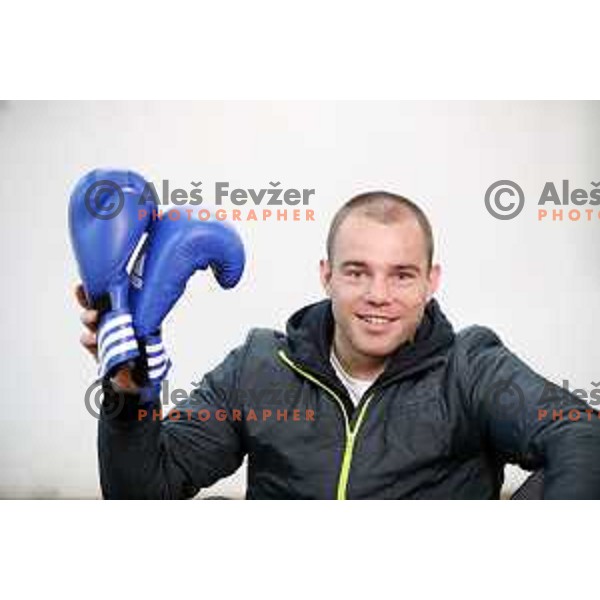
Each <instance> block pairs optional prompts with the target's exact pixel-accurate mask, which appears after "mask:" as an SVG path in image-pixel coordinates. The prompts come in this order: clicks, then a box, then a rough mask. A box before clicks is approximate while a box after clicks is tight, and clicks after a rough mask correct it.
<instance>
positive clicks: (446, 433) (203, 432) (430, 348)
mask: <svg viewBox="0 0 600 600" xmlns="http://www.w3.org/2000/svg"><path fill="white" fill-rule="evenodd" d="M433 250H434V244H433V236H432V232H431V227H430V224H429V222H428V220H427V217H426V216H425V214H424V213H423V212H422V210H421V209H420V208H419V207H418V206H416V205H415V204H414V203H412V202H411V201H409V200H407V199H406V198H403V197H401V196H397V195H394V194H390V193H386V192H373V193H367V194H362V195H360V196H357V197H355V198H353V199H352V200H350V201H349V202H348V203H347V204H346V205H344V206H343V207H342V208H341V209H340V211H339V212H338V213H337V215H336V216H335V217H334V220H333V222H332V224H331V228H330V232H329V236H328V240H327V260H323V261H321V265H320V269H321V280H322V284H323V286H324V289H325V291H326V293H327V295H328V297H329V299H328V300H324V301H322V302H319V303H317V304H314V305H311V306H307V307H305V308H303V309H301V310H299V311H298V312H296V313H295V314H294V315H293V316H292V317H291V318H290V319H289V321H288V324H287V329H286V334H285V335H284V334H283V333H280V332H276V331H271V330H264V329H255V330H252V331H251V332H250V334H249V335H248V338H247V340H246V342H245V343H244V344H243V345H242V346H241V347H239V348H237V349H235V350H233V351H232V352H231V353H230V354H229V355H228V356H227V358H226V359H225V360H224V361H223V362H222V363H221V364H220V365H219V366H218V367H217V368H216V369H214V370H213V371H211V372H210V373H208V374H207V375H206V376H205V377H204V379H203V381H202V383H201V385H200V386H199V387H198V388H197V389H196V390H194V393H193V394H192V397H191V398H190V399H189V400H188V402H187V403H186V404H185V405H184V406H180V407H178V413H177V418H174V415H173V418H170V416H167V417H166V418H164V419H163V420H162V421H161V420H160V419H158V418H156V415H157V412H156V411H157V408H158V399H155V400H153V401H151V402H150V404H148V402H146V404H143V405H142V404H141V403H140V398H141V396H140V394H139V390H137V389H136V387H135V385H134V384H133V382H132V379H131V374H130V373H129V372H128V370H127V369H122V370H121V371H119V373H118V374H117V375H116V377H115V378H114V380H113V381H111V382H106V385H105V391H106V399H105V402H104V405H103V412H102V417H101V420H100V423H99V438H98V443H99V458H100V475H101V483H102V489H103V493H104V496H105V497H106V498H189V497H192V496H194V495H195V494H196V493H197V492H198V491H199V490H200V489H201V488H203V487H207V486H210V485H212V484H213V483H215V482H216V481H217V480H219V479H220V478H222V477H225V476H227V475H229V474H231V473H233V472H234V471H235V470H236V469H237V468H238V467H239V466H240V464H241V463H242V460H243V458H244V456H246V455H247V456H248V490H247V497H248V498H338V499H345V498H350V499H351V498H498V496H499V492H500V487H501V485H502V481H503V468H504V465H505V464H506V463H516V464H519V465H521V466H522V467H523V468H525V469H529V470H535V469H541V468H543V469H544V479H545V481H544V496H545V497H546V498H598V497H600V461H599V460H598V457H600V419H599V418H598V413H596V412H595V411H593V410H592V409H590V408H589V407H588V405H587V404H585V403H584V402H583V401H582V400H580V399H578V398H576V397H574V396H572V395H570V394H568V393H566V392H564V391H563V390H562V389H561V388H558V387H557V386H555V385H553V384H551V383H550V382H548V381H546V380H545V379H543V378H542V377H541V376H539V375H537V374H536V373H534V372H533V371H532V370H531V369H530V368H529V367H528V366H527V365H526V364H524V363H523V362H522V361H521V360H519V358H517V357H516V356H515V355H514V354H512V353H511V352H510V351H509V350H508V349H507V348H505V347H504V346H503V344H502V342H501V341H500V339H499V338H498V336H497V335H496V334H495V333H494V332H492V331H491V330H489V329H487V328H483V327H470V328H467V329H465V330H463V331H461V332H458V333H455V332H454V330H453V328H452V326H451V325H450V323H449V322H448V320H447V319H446V318H445V316H444V314H443V312H442V311H441V309H440V307H439V305H438V303H437V301H436V300H435V299H434V298H433V295H434V293H435V292H436V290H437V289H438V285H439V281H440V267H439V265H435V264H433ZM96 319H97V315H96V314H95V313H94V312H93V311H85V312H84V314H83V320H84V323H85V324H86V325H88V327H89V328H90V331H89V332H88V333H86V334H85V335H84V337H83V339H82V342H83V343H84V345H85V346H86V347H87V348H88V349H89V350H90V351H91V352H95V349H96V348H95V344H96V340H95V336H94V332H93V329H94V323H95V321H96ZM118 392H119V393H118ZM123 396H125V401H124V402H123V403H121V404H119V400H121V399H122V397H123ZM152 402H154V404H152ZM115 407H116V410H115ZM559 411H560V412H559ZM573 411H575V412H576V413H577V414H578V415H579V418H578V419H575V418H570V417H569V416H568V415H570V416H571V417H573V415H575V412H573ZM170 415H171V413H170ZM224 415H225V416H226V418H223V416H224ZM557 415H562V418H558V416H557ZM555 417H556V418H555Z"/></svg>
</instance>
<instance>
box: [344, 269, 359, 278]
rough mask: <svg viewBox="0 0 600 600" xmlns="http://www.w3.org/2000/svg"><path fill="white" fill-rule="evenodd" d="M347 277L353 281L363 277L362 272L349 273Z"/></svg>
mask: <svg viewBox="0 0 600 600" xmlns="http://www.w3.org/2000/svg"><path fill="white" fill-rule="evenodd" d="M346 275H348V277H350V278H352V279H357V278H358V277H360V276H361V275H362V271H348V272H347V273H346Z"/></svg>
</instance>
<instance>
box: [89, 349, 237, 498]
mask: <svg viewBox="0 0 600 600" xmlns="http://www.w3.org/2000/svg"><path fill="white" fill-rule="evenodd" d="M244 355H245V346H242V347H240V348H237V349H235V350H233V351H232V352H231V353H230V354H229V355H228V356H227V357H226V358H225V360H224V361H223V362H222V363H221V364H220V365H219V366H217V367H216V368H215V369H214V370H213V371H211V372H209V373H207V374H206V375H205V376H204V378H203V379H202V382H201V383H200V385H199V386H198V387H197V388H195V389H194V391H193V392H192V393H191V394H189V395H188V397H187V398H186V399H184V400H183V401H180V402H177V406H176V407H175V408H174V409H173V410H171V411H170V412H169V414H168V415H166V416H165V417H163V418H161V414H160V408H161V402H160V398H159V397H157V396H155V397H153V398H151V399H149V400H148V401H145V402H144V401H142V397H141V396H140V395H138V394H118V393H116V392H114V391H113V390H112V387H109V388H108V389H107V387H108V386H106V385H105V396H104V402H103V405H102V410H101V412H100V421H99V428H98V457H99V467H100V484H101V487H102V494H103V496H104V498H106V499H117V498H119V499H126V498H129V499H132V498H136V499H144V498H146V499H183V498H191V497H193V496H195V495H196V494H197V493H198V491H199V490H200V489H201V488H203V487H207V486H210V485H212V484H213V483H215V482H216V481H218V480H219V479H221V478H223V477H226V476H227V475H230V474H232V473H233V472H235V471H236V470H237V469H238V468H239V466H240V465H241V463H242V460H243V458H244V454H245V451H244V449H243V443H242V435H241V430H240V428H241V422H239V421H238V422H236V421H234V420H233V419H232V418H230V416H231V410H230V408H231V407H236V404H237V401H238V377H239V373H240V370H241V363H242V361H243V357H244ZM175 410H177V411H178V413H176V412H174V411H175ZM223 415H227V417H228V418H226V419H222V418H221V417H222V416H223ZM176 417H177V418H176Z"/></svg>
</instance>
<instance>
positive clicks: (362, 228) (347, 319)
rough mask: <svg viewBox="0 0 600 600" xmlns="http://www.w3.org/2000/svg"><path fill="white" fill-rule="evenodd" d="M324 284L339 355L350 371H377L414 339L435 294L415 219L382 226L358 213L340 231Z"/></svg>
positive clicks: (435, 278) (434, 275) (325, 264)
mask: <svg viewBox="0 0 600 600" xmlns="http://www.w3.org/2000/svg"><path fill="white" fill-rule="evenodd" d="M332 255H333V256H332V258H331V260H332V262H331V263H330V262H329V261H328V260H322V261H321V265H320V266H321V281H322V283H323V286H324V288H325V291H326V292H327V294H328V296H329V297H330V298H331V301H332V308H333V315H334V319H335V343H336V351H337V352H338V353H339V354H340V358H343V359H345V361H346V364H347V366H350V365H353V366H356V367H359V368H360V366H361V365H365V364H367V365H376V364H378V363H381V361H382V360H384V359H385V357H387V356H388V355H390V354H391V353H393V352H394V351H395V350H396V349H397V348H398V346H400V345H401V344H403V343H404V342H406V341H407V340H410V339H412V337H413V336H414V334H415V332H416V330H417V327H418V325H419V323H420V321H421V318H422V316H423V312H424V309H425V305H426V304H427V302H428V301H429V298H430V296H431V295H432V294H433V293H434V292H435V291H436V290H437V287H438V283H439V273H440V268H439V266H438V265H434V266H433V267H432V269H431V271H429V270H428V265H427V250H426V242H425V236H424V234H423V231H422V230H421V227H420V226H419V223H418V221H417V220H416V218H414V217H413V216H412V215H410V216H406V217H405V218H403V219H401V220H399V221H397V222H393V223H389V224H382V223H378V222H377V221H375V220H373V219H371V218H369V217H366V216H364V215H363V214H361V213H360V211H356V212H354V213H350V214H349V215H348V216H347V217H346V219H345V220H344V221H343V222H342V224H341V226H340V228H339V229H338V231H337V234H336V237H335V241H334V247H333V252H332Z"/></svg>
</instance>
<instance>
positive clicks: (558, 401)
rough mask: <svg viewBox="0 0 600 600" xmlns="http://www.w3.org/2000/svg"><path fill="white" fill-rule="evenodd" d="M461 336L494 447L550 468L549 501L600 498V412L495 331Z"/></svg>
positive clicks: (477, 412)
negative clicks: (538, 368)
mask: <svg viewBox="0 0 600 600" xmlns="http://www.w3.org/2000/svg"><path fill="white" fill-rule="evenodd" d="M459 336H460V337H461V339H462V341H463V343H464V354H463V358H464V360H466V362H467V364H466V365H464V367H465V370H466V373H467V384H466V386H467V396H468V402H469V408H470V412H471V415H472V416H473V417H474V418H475V419H476V421H477V423H478V425H479V427H480V431H481V434H482V438H483V439H484V440H485V441H486V443H489V445H490V446H491V448H492V450H493V451H494V452H495V453H496V454H497V455H499V456H500V457H501V458H502V459H503V460H504V461H505V462H512V463H517V464H519V465H520V466H522V467H523V468H524V469H527V470H535V469H538V468H543V469H544V498H546V499H555V498H600V418H599V417H600V413H598V412H597V411H595V410H594V409H593V408H592V407H591V406H589V405H588V404H587V403H586V402H584V401H583V400H581V399H580V398H578V397H576V396H574V395H573V394H571V393H569V392H567V391H566V390H565V389H563V388H560V387H558V386H557V385H555V384H553V383H551V382H550V381H548V380H546V379H544V378H543V377H541V376H540V375H538V374H537V373H535V372H534V371H533V370H532V369H531V368H529V367H528V366H527V365H526V364H525V363H524V362H523V361H522V360H520V359H519V358H518V357H517V356H515V355H514V354H513V353H512V352H510V351H509V350H508V349H507V348H506V347H505V346H504V345H503V343H502V342H501V340H500V339H499V337H498V336H497V335H496V334H495V333H494V332H493V331H491V330H490V329H487V328H484V327H478V326H475V327H470V328H468V329H467V330H465V331H464V332H461V334H459Z"/></svg>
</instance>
